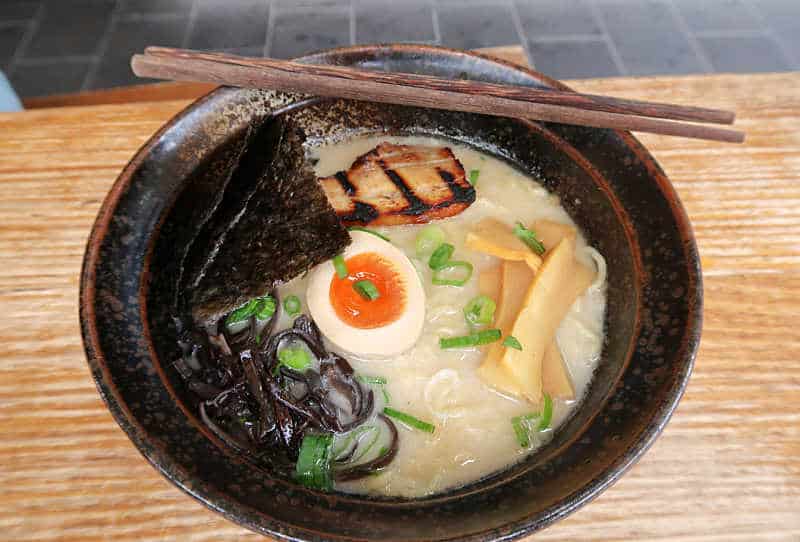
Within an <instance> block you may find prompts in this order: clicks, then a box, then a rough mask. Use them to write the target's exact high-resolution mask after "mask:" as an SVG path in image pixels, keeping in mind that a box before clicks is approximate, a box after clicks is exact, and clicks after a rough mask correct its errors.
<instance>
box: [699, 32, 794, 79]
mask: <svg viewBox="0 0 800 542" xmlns="http://www.w3.org/2000/svg"><path fill="white" fill-rule="evenodd" d="M699 41H700V45H702V47H703V49H705V51H706V53H707V55H708V58H709V60H710V61H711V64H712V65H713V66H714V70H715V71H718V72H773V71H782V70H786V69H787V68H788V67H789V66H788V65H787V64H786V60H785V59H784V57H783V55H782V54H781V52H780V50H779V49H778V47H777V46H776V45H775V42H773V41H772V40H770V39H768V38H764V37H738V38H737V37H730V38H728V37H725V38H699Z"/></svg>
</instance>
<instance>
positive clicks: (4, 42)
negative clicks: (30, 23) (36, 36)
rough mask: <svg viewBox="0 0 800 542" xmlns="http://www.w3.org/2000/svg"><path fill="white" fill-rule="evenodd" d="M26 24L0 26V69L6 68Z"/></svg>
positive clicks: (25, 28) (23, 33)
mask: <svg viewBox="0 0 800 542" xmlns="http://www.w3.org/2000/svg"><path fill="white" fill-rule="evenodd" d="M25 30H27V25H22V24H20V25H14V26H0V70H3V69H8V63H9V61H10V60H11V57H13V56H14V53H15V52H16V50H17V46H18V45H19V40H20V39H22V36H23V35H25Z"/></svg>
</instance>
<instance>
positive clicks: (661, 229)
mask: <svg viewBox="0 0 800 542" xmlns="http://www.w3.org/2000/svg"><path fill="white" fill-rule="evenodd" d="M301 61H304V62H314V63H330V64H340V65H354V66H358V67H363V68H369V69H380V70H392V71H405V72H414V73H426V74H433V75H439V76H446V77H454V78H459V77H465V78H469V79H476V80H483V81H490V82H498V83H507V84H517V85H528V86H535V87H544V88H554V87H555V88H565V87H563V85H561V84H560V83H558V82H556V81H553V80H551V79H548V78H546V77H544V76H542V75H541V74H538V73H536V72H533V71H530V70H526V69H523V68H520V67H518V66H514V65H511V64H508V63H504V62H502V61H498V60H495V59H489V58H486V57H482V56H480V55H477V54H474V53H467V52H463V51H454V50H449V49H444V48H439V47H432V46H426V45H384V46H359V47H352V48H345V49H336V50H331V51H326V52H322V53H318V54H315V55H311V56H308V57H304V58H303V59H301ZM272 115H285V116H287V117H290V118H291V120H292V121H293V122H294V123H296V124H298V125H300V126H301V127H302V128H303V129H304V130H305V132H306V134H307V136H308V138H309V143H310V144H312V145H313V144H319V143H324V142H331V141H336V140H341V139H346V138H348V137H353V136H357V135H374V134H376V133H387V134H398V135H431V136H436V137H442V138H445V139H450V140H454V141H458V142H461V143H464V144H467V145H471V146H473V147H476V148H478V149H480V150H482V151H484V152H487V153H490V154H492V155H495V156H497V157H500V158H501V159H503V160H506V161H508V162H510V163H511V164H512V165H514V166H515V167H517V168H519V169H520V170H522V171H524V172H526V173H529V174H531V175H533V176H534V177H536V178H538V179H540V180H541V181H542V182H543V183H544V185H545V187H546V188H547V189H548V190H550V191H551V192H553V193H555V194H557V195H558V196H559V197H560V199H561V203H562V205H563V206H564V207H565V209H566V210H567V212H568V213H569V214H570V216H571V217H572V218H573V219H574V220H575V222H576V223H577V224H578V225H579V226H580V228H581V229H582V230H583V232H584V234H585V235H586V237H587V239H588V240H589V242H590V244H592V245H593V246H594V247H596V248H597V249H598V250H599V251H600V252H601V253H602V254H603V255H604V256H605V257H606V260H607V262H608V305H607V311H606V321H605V329H606V340H605V344H604V347H603V354H602V359H601V362H600V365H599V368H598V370H597V372H596V373H595V376H594V379H593V381H592V383H591V385H590V388H589V391H588V393H587V395H586V397H585V398H584V400H583V402H582V403H581V405H580V407H579V408H578V409H577V411H576V413H575V414H574V415H573V416H572V417H571V418H570V419H569V420H568V421H567V422H566V423H565V424H564V425H562V426H561V427H560V428H559V429H558V430H557V431H556V433H555V435H554V438H553V440H552V441H551V442H549V443H548V444H547V445H546V446H544V447H543V448H541V449H540V450H538V451H537V452H536V453H534V454H532V455H531V456H530V457H528V458H527V459H526V460H524V461H523V462H521V463H519V464H517V465H514V466H511V467H509V468H508V469H506V470H503V471H501V472H497V473H495V474H492V475H491V476H488V477H486V478H484V479H481V480H478V481H476V482H473V483H471V484H468V485H466V486H463V487H460V488H457V489H453V490H449V491H446V492H443V493H440V494H436V495H433V496H431V497H427V498H421V499H402V498H388V497H386V498H378V497H365V496H354V495H345V494H336V493H334V494H324V493H319V492H315V491H311V490H308V489H305V488H303V487H300V486H298V485H296V484H294V483H293V482H291V481H288V480H285V479H282V478H280V477H277V476H274V475H272V474H271V473H269V472H266V471H265V470H264V469H262V468H259V467H257V466H255V465H253V464H252V463H251V462H250V461H249V460H248V459H247V458H245V457H242V456H239V455H238V454H237V453H236V452H235V451H234V450H232V449H230V448H228V447H226V446H225V444H224V443H222V442H220V441H218V440H217V439H216V438H215V437H214V436H213V435H211V434H210V433H209V432H208V431H207V430H206V429H205V427H204V426H203V424H202V423H201V422H200V421H199V420H198V417H197V415H196V410H195V409H194V408H193V404H194V400H193V398H192V397H191V396H190V394H189V393H187V392H186V390H185V389H184V387H183V385H182V383H181V381H180V378H179V377H178V375H177V374H176V372H175V370H174V368H173V367H172V366H171V361H172V360H173V359H174V356H175V335H174V330H173V328H172V324H171V320H170V315H171V311H172V307H173V301H174V299H175V297H176V291H175V289H176V288H175V283H176V277H177V272H178V264H177V262H178V261H179V257H178V255H179V254H180V250H181V249H182V248H184V247H186V246H188V244H189V243H190V242H192V240H193V237H194V235H195V234H196V231H197V229H198V225H199V223H200V221H201V220H202V217H203V213H204V210H206V209H208V208H209V206H210V205H212V201H213V199H214V198H215V197H216V195H217V194H218V193H219V191H220V190H221V189H222V184H221V183H222V179H223V178H224V175H223V173H224V171H225V168H226V164H227V163H228V161H229V159H230V156H231V154H232V153H234V152H235V149H236V146H237V143H238V142H240V141H241V139H242V138H243V137H245V134H246V132H247V130H248V127H249V126H252V125H253V124H254V123H257V122H261V121H263V120H265V119H268V118H270V116H272ZM265 152H267V153H268V152H269V151H268V149H265ZM80 299H81V324H82V330H83V336H84V344H85V348H86V352H87V357H88V360H89V364H90V367H91V369H92V372H93V375H94V378H95V380H96V382H97V386H98V389H99V391H100V393H101V395H102V396H103V398H104V399H105V401H106V402H107V404H108V406H109V409H110V410H111V412H112V414H113V415H114V417H115V418H116V420H117V421H118V422H119V424H120V425H121V426H122V428H123V429H124V430H125V431H126V432H127V434H128V435H129V437H130V438H131V440H132V441H133V442H134V443H135V444H136V446H137V447H138V448H139V449H140V451H141V452H142V453H143V454H144V455H145V457H147V459H148V460H149V461H150V462H151V463H152V464H153V465H154V466H155V467H156V468H157V469H158V470H159V471H160V472H161V473H162V474H164V475H165V476H166V477H167V478H169V479H170V480H171V481H172V482H174V483H175V484H176V485H177V486H178V487H180V488H181V489H183V490H184V491H186V492H187V493H189V494H191V495H192V496H194V497H195V498H197V499H198V500H200V501H201V502H203V503H204V504H206V505H207V506H208V507H210V508H212V509H214V510H216V511H219V512H221V513H222V514H224V515H225V516H226V517H228V518H230V519H231V520H233V521H236V522H238V523H240V524H241V525H243V526H245V527H248V528H250V529H253V530H255V531H258V532H262V533H265V534H270V535H272V536H276V537H278V538H284V539H301V540H331V539H336V540H351V539H353V540H365V539H366V540H387V539H391V540H408V541H412V540H451V539H459V540H499V539H502V540H508V539H510V538H514V537H519V536H522V535H524V534H527V533H530V532H532V531H534V530H537V529H540V528H542V527H544V526H546V525H548V524H550V523H551V522H553V521H555V520H556V519H558V518H560V517H563V516H565V515H566V514H568V513H570V512H571V511H573V510H575V509H576V508H577V507H579V506H581V505H582V504H584V503H586V502H588V501H589V500H590V499H592V498H593V497H595V496H597V495H598V494H599V492H601V491H602V490H603V489H605V488H606V487H608V486H609V485H610V484H611V483H613V481H614V480H616V479H617V478H618V477H619V476H620V475H621V474H622V473H623V472H624V471H625V470H626V469H627V468H628V467H629V466H630V465H631V464H632V463H633V462H634V461H635V460H636V459H637V458H638V457H640V456H641V454H642V453H643V452H644V451H645V450H646V449H647V448H648V447H649V446H650V444H651V443H652V442H653V440H654V439H655V438H656V436H657V435H658V434H659V433H660V432H661V430H662V429H663V427H664V425H665V424H666V422H667V420H668V419H669V416H670V414H671V413H672V411H673V410H674V408H675V406H676V405H677V402H678V400H679V399H680V396H681V394H682V392H683V390H684V388H685V386H686V383H687V381H688V378H689V374H690V372H691V368H692V364H693V360H694V356H695V353H696V349H697V346H698V342H699V336H700V325H701V304H702V286H701V278H700V271H699V258H698V254H697V249H696V247H695V243H694V237H693V235H692V232H691V228H690V226H689V223H688V220H687V218H686V215H685V213H684V211H683V209H682V207H681V204H680V202H679V201H678V198H677V195H676V194H675V192H674V190H673V188H672V186H671V185H670V183H669V181H668V180H667V178H666V176H665V175H664V173H663V172H662V171H661V169H660V168H659V166H658V164H656V162H655V160H654V159H653V158H652V157H651V156H650V154H649V153H648V152H647V151H646V150H645V149H644V148H643V147H642V146H641V144H639V142H638V141H637V140H636V139H635V138H633V137H632V136H631V135H630V134H628V133H624V132H616V131H611V130H600V129H592V128H582V127H574V126H565V125H558V124H546V123H532V122H527V121H522V120H513V119H505V118H499V117H491V116H482V115H471V114H464V113H456V112H449V111H440V110H431V109H419V108H410V107H402V106H390V105H385V104H373V103H365V102H353V101H346V100H331V99H305V98H301V97H298V96H294V95H288V94H283V93H276V92H268V91H260V90H244V89H232V88H220V89H218V90H215V91H213V92H212V93H210V94H209V95H208V96H206V97H204V98H202V99H200V100H198V101H197V102H195V103H194V104H192V105H191V106H189V107H188V108H187V109H186V110H184V111H183V112H181V113H180V114H178V115H177V116H176V117H175V118H173V119H172V120H171V121H169V122H168V123H167V124H166V125H165V126H164V127H163V128H162V129H161V130H160V131H159V132H158V133H156V134H155V135H154V136H153V138H152V139H151V140H150V141H149V142H148V143H147V144H146V145H145V146H144V147H142V149H140V150H139V152H138V153H137V154H136V156H135V157H134V158H133V160H132V161H131V163H130V164H129V165H128V166H127V167H126V168H125V170H124V171H123V172H122V174H121V175H120V176H119V178H118V179H117V182H116V183H115V185H114V187H113V188H112V190H111V192H110V193H109V195H108V197H107V198H106V201H105V202H104V204H103V207H102V208H101V211H100V214H99V216H98V218H97V222H96V224H95V226H94V229H93V230H92V234H91V237H90V239H89V243H88V247H87V251H86V257H85V261H84V268H83V274H82V281H81V298H80Z"/></svg>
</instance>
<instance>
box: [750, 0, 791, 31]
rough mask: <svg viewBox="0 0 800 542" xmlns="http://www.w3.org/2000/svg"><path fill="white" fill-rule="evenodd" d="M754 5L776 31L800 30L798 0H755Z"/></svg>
mask: <svg viewBox="0 0 800 542" xmlns="http://www.w3.org/2000/svg"><path fill="white" fill-rule="evenodd" d="M752 5H753V7H754V9H755V10H756V11H758V12H760V13H761V15H762V17H763V18H764V21H765V22H766V23H767V24H768V25H769V26H770V28H772V29H773V30H775V31H776V32H791V31H793V32H797V31H798V30H800V2H798V1H797V0H755V1H753V3H752Z"/></svg>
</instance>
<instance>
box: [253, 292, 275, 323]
mask: <svg viewBox="0 0 800 542" xmlns="http://www.w3.org/2000/svg"><path fill="white" fill-rule="evenodd" d="M277 308H278V302H277V301H276V300H275V298H274V297H272V296H269V295H268V296H264V297H262V298H260V300H259V302H258V308H257V309H256V320H261V321H264V320H269V319H270V318H272V315H273V314H275V310H276V309H277Z"/></svg>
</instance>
